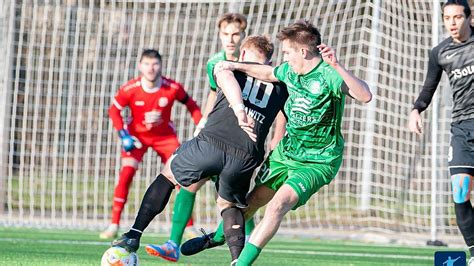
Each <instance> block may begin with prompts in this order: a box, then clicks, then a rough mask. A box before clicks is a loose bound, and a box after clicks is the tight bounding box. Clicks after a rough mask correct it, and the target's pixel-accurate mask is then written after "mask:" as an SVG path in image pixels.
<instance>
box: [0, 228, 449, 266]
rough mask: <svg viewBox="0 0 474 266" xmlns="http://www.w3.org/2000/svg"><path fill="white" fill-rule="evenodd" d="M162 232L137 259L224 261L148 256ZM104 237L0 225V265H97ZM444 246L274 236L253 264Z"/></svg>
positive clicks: (376, 259) (418, 260)
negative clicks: (370, 243)
mask: <svg viewBox="0 0 474 266" xmlns="http://www.w3.org/2000/svg"><path fill="white" fill-rule="evenodd" d="M166 240H167V239H166V237H165V236H163V235H151V234H148V235H145V236H144V237H143V238H142V241H141V243H142V244H141V247H140V250H139V252H138V256H139V259H140V265H145V266H146V265H162V264H168V265H229V263H230V255H229V252H228V251H227V248H226V246H223V247H219V248H215V249H212V250H207V251H205V252H203V253H201V254H198V255H196V256H192V257H186V256H182V257H181V258H180V260H179V262H178V263H171V262H168V261H165V260H162V259H160V258H156V257H151V256H149V255H148V254H146V252H145V251H144V245H146V244H148V243H154V244H161V243H164V241H166ZM108 246H109V242H106V241H101V240H99V238H98V232H90V231H73V230H71V231H67V230H60V231H57V230H51V229H47V230H41V229H22V228H0V254H1V255H0V258H1V259H0V265H100V259H101V256H102V254H103V252H104V251H105V250H106V249H107V248H108ZM438 250H449V249H447V248H430V247H426V248H423V247H400V246H386V245H384V246H380V245H367V244H361V243H356V242H345V241H327V240H324V241H323V240H316V239H297V238H285V237H276V238H275V239H273V240H272V241H271V242H270V243H269V245H268V246H267V247H266V248H265V249H264V250H263V251H262V254H261V255H260V257H259V259H258V260H257V261H256V263H255V265H257V266H258V265H281V266H289V265H433V261H434V252H435V251H438Z"/></svg>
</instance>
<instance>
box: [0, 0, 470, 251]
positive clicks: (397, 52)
mask: <svg viewBox="0 0 474 266" xmlns="http://www.w3.org/2000/svg"><path fill="white" fill-rule="evenodd" d="M0 6H1V7H2V8H1V10H0V169H1V170H0V174H1V176H0V225H4V226H37V227H52V228H65V227H66V228H87V229H99V228H102V227H104V226H105V225H106V224H108V222H109V219H110V215H111V213H110V212H111V205H112V194H113V190H114V185H115V183H116V181H117V178H118V171H119V167H120V161H119V155H120V154H119V151H120V150H119V149H120V146H119V143H118V138H117V134H116V132H115V130H114V129H113V127H112V125H111V122H110V120H109V118H108V115H107V109H108V107H109V105H110V104H111V98H112V96H113V95H114V94H115V92H116V91H117V90H118V87H119V86H120V84H122V83H124V82H125V81H127V80H128V79H131V78H132V77H134V76H136V75H137V74H138V72H137V69H136V64H137V56H138V55H139V53H140V52H141V50H142V49H143V48H148V47H153V48H157V49H158V50H159V51H160V52H161V54H162V56H163V63H164V73H163V74H164V75H165V76H168V77H170V78H172V79H175V80H177V81H179V82H181V83H183V84H184V86H185V88H186V89H187V91H188V92H189V94H190V95H192V96H193V97H194V98H195V99H197V101H198V103H199V104H200V106H204V103H205V99H206V96H207V93H208V91H209V84H208V81H207V76H206V72H205V65H206V61H207V59H208V58H209V56H210V55H212V54H214V53H216V52H218V50H219V49H220V47H219V40H218V35H217V29H216V20H217V18H218V17H219V16H220V15H222V14H223V13H225V12H227V11H229V10H232V11H236V12H240V13H243V14H244V15H245V16H247V18H248V24H249V26H248V31H247V34H249V35H250V34H257V33H259V34H262V33H266V34H268V35H269V36H270V37H271V38H272V39H274V40H275V43H276V52H275V54H274V58H273V62H274V64H275V65H276V64H279V63H281V61H282V54H281V51H280V50H279V47H280V44H279V43H278V41H276V38H275V36H276V34H277V32H278V31H279V30H280V29H281V28H282V27H283V26H286V25H288V24H290V23H291V22H293V21H295V20H296V19H308V20H310V21H312V22H313V23H314V24H315V25H316V26H317V27H318V28H319V29H320V31H321V33H322V36H323V41H324V42H327V43H328V44H329V45H331V46H332V47H334V48H335V49H336V52H337V55H338V58H339V59H340V60H341V61H342V62H343V64H344V65H345V66H347V67H348V68H349V69H350V70H351V71H353V72H354V73H355V74H356V75H357V76H359V77H361V78H363V79H365V80H368V82H369V84H370V85H371V87H372V89H373V91H374V92H375V95H374V99H373V101H372V102H371V103H370V104H369V105H363V104H359V103H356V102H355V101H354V100H352V99H347V100H346V110H345V113H344V119H343V134H344V137H345V140H346V146H345V151H344V161H343V165H342V167H341V170H340V171H339V173H338V175H337V177H336V179H335V180H334V181H333V182H332V183H331V184H330V185H329V186H327V187H324V188H323V189H322V190H321V191H320V192H319V193H318V194H317V195H316V196H314V197H312V198H311V200H310V201H309V203H308V204H307V205H305V206H304V207H301V208H299V209H298V210H297V211H295V212H291V214H290V215H288V217H287V218H286V219H285V220H284V223H283V224H282V228H283V230H285V229H288V230H295V231H298V229H305V230H306V229H314V230H313V232H320V231H322V230H321V229H324V230H328V229H331V230H334V231H338V230H340V231H343V232H349V231H355V232H379V233H380V232H383V233H387V234H390V235H396V236H404V235H408V234H413V235H418V236H422V237H424V239H425V240H428V239H430V238H432V239H433V238H440V239H443V240H445V241H448V242H449V241H460V240H461V238H460V236H459V232H458V230H457V227H456V222H455V216H454V211H453V204H452V199H451V189H450V179H449V176H448V171H447V150H448V143H449V123H450V104H451V103H450V98H451V96H450V92H449V90H448V89H449V88H448V87H447V86H445V83H444V82H443V83H442V85H443V86H442V88H441V89H440V90H439V91H438V92H437V95H438V97H439V99H440V100H439V101H437V102H438V104H436V101H435V102H434V103H435V104H434V105H435V106H430V109H429V110H428V111H427V112H426V113H425V114H423V118H424V121H425V131H426V132H427V133H425V135H424V136H423V137H421V138H417V137H416V136H415V135H414V134H412V133H410V132H409V130H408V128H407V126H406V125H407V123H408V114H409V112H410V109H411V107H412V103H413V102H414V100H415V97H416V96H417V95H418V93H419V92H420V89H421V85H422V83H423V80H424V76H425V72H426V65H427V60H428V52H429V50H430V49H431V48H432V46H433V44H435V43H438V42H439V41H440V40H441V39H442V38H443V36H444V31H443V28H442V23H441V21H439V20H440V19H441V18H440V16H439V15H438V16H435V15H434V13H438V12H439V6H440V2H439V1H433V0H393V1H381V0H380V1H378V0H371V1H368V0H341V1H313V0H287V1H277V0H266V1H256V0H247V1H217V0H209V1H204V0H195V1H179V0H176V1H172V0H161V1H160V0H158V1H81V0H64V1H63V0H22V1H10V0H0ZM433 18H435V19H436V20H438V21H437V23H436V21H433ZM433 25H436V26H433ZM433 111H434V112H433ZM433 118H434V119H433ZM173 119H174V122H175V124H176V127H177V129H178V135H179V138H180V140H181V141H185V140H187V139H189V138H190V137H191V136H192V132H193V130H194V125H193V123H192V121H191V120H190V117H189V115H188V114H187V111H186V109H185V108H184V107H183V106H180V105H176V106H175V107H174V110H173ZM430 132H435V133H434V136H433V137H435V138H434V139H437V141H436V143H433V142H432V136H431V135H429V134H430ZM434 148H437V149H436V150H437V151H436V152H435V154H436V155H437V157H433V156H432V155H433V149H434ZM433 158H436V159H435V160H434V159H433ZM159 169H160V161H159V159H158V157H157V156H156V154H154V153H153V152H152V151H150V152H148V153H147V155H146V156H145V158H144V161H143V163H142V164H141V166H140V170H139V171H138V172H137V175H136V176H135V178H134V181H133V184H132V188H131V189H130V196H129V201H128V203H127V205H126V209H125V211H124V213H123V224H124V226H127V225H129V224H130V223H131V222H132V220H133V219H134V217H135V214H136V212H137V210H138V207H139V204H140V200H141V198H142V196H143V194H144V192H145V189H146V188H147V186H148V185H149V184H150V182H151V181H152V180H153V178H154V177H155V175H156V174H157V173H158V171H159ZM432 172H433V173H435V175H436V179H433V180H436V181H437V182H436V183H433V181H432ZM432 185H433V186H432ZM433 200H434V201H433ZM433 202H436V203H437V205H436V206H435V207H434V208H432V206H433ZM171 210H172V209H171V208H170V207H167V208H166V209H165V211H164V212H163V214H161V215H159V217H158V218H157V219H156V221H154V222H153V223H152V225H151V229H150V231H151V230H153V231H160V232H165V231H167V230H169V226H170V220H171V218H170V215H171ZM434 211H436V215H435V216H434V215H433V216H432V215H431V214H432V213H433V214H434V213H435V212H434ZM194 212H195V216H196V223H197V224H200V225H203V226H204V227H212V226H213V225H214V224H215V223H216V221H217V219H218V217H217V212H216V208H215V203H214V188H213V184H212V183H209V184H207V185H206V186H205V187H204V188H203V189H202V191H200V192H199V194H198V197H197V200H196V205H195V209H194ZM261 214H262V213H260V215H261ZM306 232H311V230H310V231H306ZM433 233H434V235H433Z"/></svg>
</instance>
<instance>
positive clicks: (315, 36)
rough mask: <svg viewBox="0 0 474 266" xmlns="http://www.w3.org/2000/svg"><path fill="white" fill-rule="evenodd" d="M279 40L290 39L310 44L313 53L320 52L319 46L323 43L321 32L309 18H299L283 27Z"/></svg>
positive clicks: (298, 42)
mask: <svg viewBox="0 0 474 266" xmlns="http://www.w3.org/2000/svg"><path fill="white" fill-rule="evenodd" d="M277 38H278V40H280V41H284V40H289V41H290V42H294V43H296V44H300V45H306V46H308V50H309V51H310V52H312V53H318V48H317V46H318V45H320V44H321V33H319V30H318V29H317V28H316V27H314V26H313V24H311V22H309V21H308V20H298V21H296V22H295V23H293V24H291V25H289V26H287V27H285V28H283V29H282V30H281V31H280V32H279V33H278V35H277Z"/></svg>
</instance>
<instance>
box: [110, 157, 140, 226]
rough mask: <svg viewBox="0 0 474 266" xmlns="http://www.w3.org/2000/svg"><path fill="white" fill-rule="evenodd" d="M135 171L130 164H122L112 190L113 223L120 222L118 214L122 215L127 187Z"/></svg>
mask: <svg viewBox="0 0 474 266" xmlns="http://www.w3.org/2000/svg"><path fill="white" fill-rule="evenodd" d="M135 171H136V169H135V168H133V167H130V166H124V167H122V170H121V171H120V177H119V182H118V184H117V186H116V187H115V192H114V206H113V207H112V223H113V224H119V223H120V216H121V215H122V211H123V207H124V206H125V203H126V202H127V197H128V189H129V187H130V184H131V183H132V180H133V176H134V175H135Z"/></svg>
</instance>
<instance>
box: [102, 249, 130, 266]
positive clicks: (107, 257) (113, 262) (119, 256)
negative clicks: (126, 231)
mask: <svg viewBox="0 0 474 266" xmlns="http://www.w3.org/2000/svg"><path fill="white" fill-rule="evenodd" d="M100 265H101V266H129V265H134V266H138V256H137V253H134V252H132V253H130V252H128V251H126V250H125V249H124V248H121V247H111V248H109V249H107V251H105V253H104V255H102V260H101V262H100Z"/></svg>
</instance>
